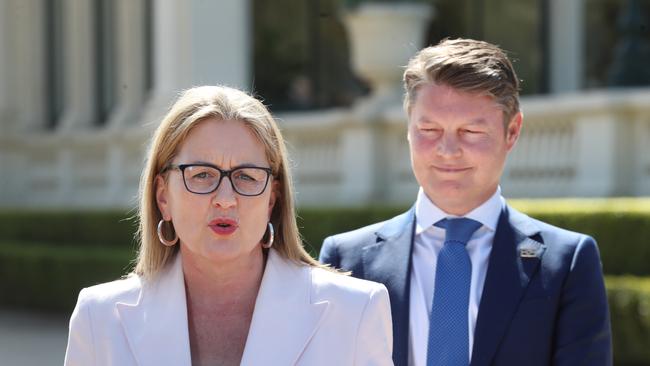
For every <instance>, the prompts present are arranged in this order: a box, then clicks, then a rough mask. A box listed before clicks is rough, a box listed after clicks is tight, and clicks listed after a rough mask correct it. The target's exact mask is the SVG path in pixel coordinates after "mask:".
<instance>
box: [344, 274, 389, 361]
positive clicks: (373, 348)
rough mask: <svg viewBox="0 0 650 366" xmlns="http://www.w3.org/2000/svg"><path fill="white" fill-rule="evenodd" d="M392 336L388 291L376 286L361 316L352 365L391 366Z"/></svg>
mask: <svg viewBox="0 0 650 366" xmlns="http://www.w3.org/2000/svg"><path fill="white" fill-rule="evenodd" d="M392 334H393V325H392V320H391V316H390V300H389V298H388V291H387V290H386V287H384V286H383V285H381V286H377V288H376V289H375V290H374V291H373V292H372V293H371V295H370V300H369V301H368V304H367V305H366V307H365V309H364V311H363V314H362V318H361V322H360V325H359V330H358V334H357V337H356V342H357V347H356V349H355V355H354V365H368V366H370V365H373V366H374V365H382V366H383V365H387V366H388V365H393V361H392V354H393V336H392Z"/></svg>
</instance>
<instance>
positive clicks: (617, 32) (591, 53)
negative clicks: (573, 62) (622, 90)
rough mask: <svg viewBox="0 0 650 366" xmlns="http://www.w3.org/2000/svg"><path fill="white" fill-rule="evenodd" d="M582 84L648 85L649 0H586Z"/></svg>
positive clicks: (649, 44)
mask: <svg viewBox="0 0 650 366" xmlns="http://www.w3.org/2000/svg"><path fill="white" fill-rule="evenodd" d="M584 26H585V35H587V36H586V37H585V42H586V45H585V52H586V57H585V58H584V59H585V64H586V65H585V85H584V86H585V88H587V89H591V88H603V87H607V86H642V85H650V70H649V69H648V65H649V64H650V1H647V0H644V1H640V0H587V1H586V3H585V25H584Z"/></svg>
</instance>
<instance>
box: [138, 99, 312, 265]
mask: <svg viewBox="0 0 650 366" xmlns="http://www.w3.org/2000/svg"><path fill="white" fill-rule="evenodd" d="M207 118H217V119H220V120H234V121H240V122H242V123H243V124H245V125H246V126H247V127H248V128H250V130H251V131H252V132H253V134H254V135H255V136H256V137H257V139H258V140H259V141H260V143H262V144H263V145H264V149H265V152H266V157H267V160H268V161H269V164H270V166H271V170H272V174H273V177H274V180H275V181H277V182H278V188H279V189H278V198H277V200H276V202H275V206H274V207H273V210H272V212H271V223H272V224H273V226H274V227H275V240H274V242H273V248H275V250H277V252H278V253H279V254H280V255H281V256H283V257H285V258H287V259H289V260H291V261H293V262H295V263H299V264H304V265H310V266H321V264H319V263H318V262H317V261H316V260H315V259H313V258H312V257H311V256H310V255H309V254H308V253H307V252H306V251H305V249H304V247H303V245H302V240H301V238H300V234H299V232H298V225H297V223H296V215H295V208H294V199H293V189H292V188H293V187H292V182H291V175H290V172H289V167H288V158H287V150H286V146H285V143H284V139H283V138H282V135H281V133H280V130H279V128H278V126H277V124H276V122H275V120H274V118H273V117H272V116H271V114H270V113H269V111H268V110H267V109H266V107H265V106H264V105H263V104H262V103H261V102H260V101H258V100H257V99H255V98H253V97H252V96H250V95H248V94H246V93H244V92H242V91H240V90H237V89H233V88H228V87H224V86H201V87H196V88H192V89H188V90H186V91H185V92H183V93H182V94H181V96H180V97H179V98H178V100H177V101H176V102H175V103H174V105H173V106H172V107H171V109H170V111H169V112H168V113H167V115H166V116H165V117H164V118H163V120H162V122H161V123H160V125H159V126H158V128H157V129H156V131H155V132H154V135H153V138H152V140H151V144H150V146H149V149H148V153H147V161H146V165H145V168H144V171H143V172H142V177H141V179H140V191H139V199H140V205H139V209H138V216H139V228H138V232H137V234H136V235H137V236H138V239H139V251H138V257H137V263H136V266H135V270H134V272H135V274H137V275H140V276H143V277H151V276H154V275H155V274H156V273H158V272H159V271H160V270H161V269H162V268H163V267H164V266H165V265H166V264H167V263H168V262H170V260H171V259H172V258H173V257H174V256H175V255H176V252H178V245H174V246H172V247H168V246H164V245H162V244H161V243H160V241H159V239H158V235H157V232H156V227H157V224H158V222H159V221H160V220H161V219H162V215H161V213H160V210H159V209H158V204H157V202H156V177H157V176H158V175H159V174H161V172H162V171H163V170H164V168H165V167H166V166H167V164H169V163H170V162H171V160H172V159H173V158H174V156H175V154H176V153H177V150H178V149H179V147H180V145H181V144H182V143H183V141H184V140H185V138H186V137H187V135H188V133H189V132H190V130H191V129H192V128H193V127H195V126H196V125H198V124H199V123H200V122H201V121H203V120H205V119H207ZM165 226H169V225H165Z"/></svg>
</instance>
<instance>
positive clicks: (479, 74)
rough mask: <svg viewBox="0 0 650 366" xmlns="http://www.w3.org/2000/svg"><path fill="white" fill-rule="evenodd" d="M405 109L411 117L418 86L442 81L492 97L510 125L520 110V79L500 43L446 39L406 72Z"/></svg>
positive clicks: (420, 54) (424, 51) (421, 54)
mask: <svg viewBox="0 0 650 366" xmlns="http://www.w3.org/2000/svg"><path fill="white" fill-rule="evenodd" d="M403 81H404V89H405V91H406V93H405V95H404V110H405V111H406V113H407V114H408V115H409V116H410V115H411V108H412V107H413V104H414V103H415V100H416V99H417V92H418V89H419V88H420V87H421V86H422V85H425V84H430V83H433V84H442V85H447V86H450V87H452V88H454V89H457V90H460V91H464V92H469V93H479V94H483V95H487V96H490V97H492V98H493V99H494V100H495V101H496V102H497V103H498V104H499V105H500V106H501V108H502V110H503V115H504V120H505V121H504V122H505V123H506V124H507V123H509V122H510V120H511V119H512V117H514V115H515V114H516V113H517V112H519V79H517V74H516V73H515V70H514V68H513V66H512V63H511V62H510V60H509V59H508V56H507V55H506V54H505V52H503V50H501V49H500V48H499V47H498V46H495V45H493V44H490V43H487V42H483V41H476V40H473V39H461V38H459V39H444V40H442V41H441V42H440V43H438V44H437V45H436V46H432V47H427V48H424V49H422V50H420V51H419V52H418V53H417V54H415V56H413V58H411V60H410V61H409V63H408V65H407V66H406V70H405V71H404V78H403Z"/></svg>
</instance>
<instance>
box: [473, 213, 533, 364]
mask: <svg viewBox="0 0 650 366" xmlns="http://www.w3.org/2000/svg"><path fill="white" fill-rule="evenodd" d="M537 232H539V230H538V229H537V228H536V227H535V225H534V223H533V222H532V220H531V219H530V218H529V217H527V216H525V215H523V214H521V213H519V212H517V211H515V210H513V209H511V208H508V207H505V208H504V209H503V211H502V212H501V216H500V217H499V223H498V225H497V230H496V233H495V236H494V242H493V244H492V252H491V253H490V260H489V265H488V272H487V276H486V279H485V285H484V287H483V294H482V296H481V303H480V305H479V311H478V319H477V321H476V329H475V331H474V348H473V350H472V361H471V365H472V366H483V365H489V364H490V363H491V360H492V358H493V357H494V354H495V352H496V350H497V348H498V345H499V343H500V342H501V339H502V338H503V336H504V334H505V332H506V330H507V328H508V326H509V324H510V320H511V319H512V317H513V315H514V314H515V312H516V311H517V307H518V305H519V302H520V301H521V298H522V295H523V294H524V292H525V290H526V288H527V286H528V283H529V282H530V279H531V277H532V276H533V275H534V274H535V273H536V272H537V269H538V267H539V262H540V260H541V256H542V254H543V249H544V245H543V244H542V243H539V242H537V241H535V240H533V239H532V238H530V237H531V236H534V235H535V234H536V233H537Z"/></svg>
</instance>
